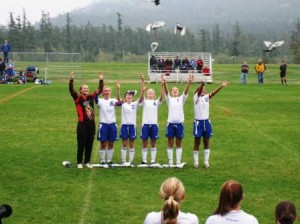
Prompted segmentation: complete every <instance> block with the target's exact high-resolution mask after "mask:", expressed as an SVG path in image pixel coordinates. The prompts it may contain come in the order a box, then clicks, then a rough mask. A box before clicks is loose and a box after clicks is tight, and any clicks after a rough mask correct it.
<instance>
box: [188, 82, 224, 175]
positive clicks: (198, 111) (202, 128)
mask: <svg viewBox="0 0 300 224" xmlns="http://www.w3.org/2000/svg"><path fill="white" fill-rule="evenodd" d="M204 85H205V83H204V82H201V84H200V86H199V87H198V88H197V89H196V90H195V93H194V125H193V135H194V152H193V155H194V167H195V168H196V169H197V168H199V147H200V141H201V137H203V144H204V166H205V168H208V167H209V156H210V146H209V139H210V137H211V136H212V134H213V132H212V127H211V123H210V120H209V101H210V99H211V98H212V97H213V96H214V95H216V94H217V93H218V92H219V91H220V90H221V89H222V88H223V87H224V86H227V85H228V82H227V81H223V82H222V84H221V85H220V86H219V87H217V88H216V89H215V90H214V91H212V92H211V93H209V94H207V93H206V90H205V87H204Z"/></svg>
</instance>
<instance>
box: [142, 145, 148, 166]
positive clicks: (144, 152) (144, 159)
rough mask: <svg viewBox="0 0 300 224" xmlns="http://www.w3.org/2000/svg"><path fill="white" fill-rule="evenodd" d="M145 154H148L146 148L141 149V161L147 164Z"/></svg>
mask: <svg viewBox="0 0 300 224" xmlns="http://www.w3.org/2000/svg"><path fill="white" fill-rule="evenodd" d="M147 154H148V148H143V149H142V160H143V162H145V163H147Z"/></svg>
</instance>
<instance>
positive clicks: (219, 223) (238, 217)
mask: <svg viewBox="0 0 300 224" xmlns="http://www.w3.org/2000/svg"><path fill="white" fill-rule="evenodd" d="M233 223H234V224H258V221H257V219H256V218H255V217H254V216H253V215H250V214H248V213H246V212H244V211H243V210H239V211H230V212H228V213H226V215H223V216H221V215H219V214H218V215H212V216H210V217H208V219H207V220H206V222H205V224H233Z"/></svg>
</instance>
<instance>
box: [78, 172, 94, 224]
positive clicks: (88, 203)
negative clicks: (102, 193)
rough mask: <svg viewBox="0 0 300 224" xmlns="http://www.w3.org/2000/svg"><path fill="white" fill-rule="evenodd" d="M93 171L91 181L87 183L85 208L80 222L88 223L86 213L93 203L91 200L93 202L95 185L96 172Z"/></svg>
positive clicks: (81, 223) (82, 223)
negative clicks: (92, 196)
mask: <svg viewBox="0 0 300 224" xmlns="http://www.w3.org/2000/svg"><path fill="white" fill-rule="evenodd" d="M91 171H92V170H91ZM91 173H92V174H91V175H90V178H89V182H88V185H87V191H86V195H85V198H84V203H83V209H82V212H81V218H80V222H79V223H80V224H84V223H86V222H85V217H86V213H87V212H88V210H89V207H90V204H91V203H90V202H91V195H92V186H93V184H92V180H93V176H94V172H91Z"/></svg>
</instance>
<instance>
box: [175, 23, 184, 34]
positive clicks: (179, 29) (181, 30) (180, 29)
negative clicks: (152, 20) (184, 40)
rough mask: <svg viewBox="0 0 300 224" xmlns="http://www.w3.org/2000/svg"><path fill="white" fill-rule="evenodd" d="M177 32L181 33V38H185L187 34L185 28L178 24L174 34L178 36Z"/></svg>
mask: <svg viewBox="0 0 300 224" xmlns="http://www.w3.org/2000/svg"><path fill="white" fill-rule="evenodd" d="M177 32H179V33H180V35H181V36H184V34H185V27H184V26H181V25H180V24H178V23H177V24H176V25H175V26H174V34H176V33H177Z"/></svg>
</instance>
